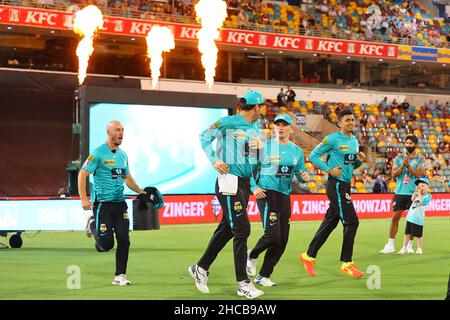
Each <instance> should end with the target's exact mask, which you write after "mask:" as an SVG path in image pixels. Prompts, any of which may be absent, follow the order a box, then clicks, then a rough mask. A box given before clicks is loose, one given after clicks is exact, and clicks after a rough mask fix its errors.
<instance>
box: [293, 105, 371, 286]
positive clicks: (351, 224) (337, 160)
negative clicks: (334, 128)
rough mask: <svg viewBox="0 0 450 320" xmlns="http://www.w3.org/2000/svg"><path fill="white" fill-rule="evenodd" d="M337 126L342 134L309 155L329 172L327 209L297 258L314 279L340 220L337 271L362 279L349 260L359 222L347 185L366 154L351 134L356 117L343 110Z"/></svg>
mask: <svg viewBox="0 0 450 320" xmlns="http://www.w3.org/2000/svg"><path fill="white" fill-rule="evenodd" d="M338 125H339V127H340V128H341V131H340V132H337V133H333V134H330V135H328V136H326V137H325V138H324V139H323V141H322V142H321V143H320V144H319V145H318V146H317V147H315V148H314V150H313V151H312V152H311V154H310V156H309V160H311V162H312V163H314V164H315V165H316V166H317V167H319V168H320V169H321V170H322V171H324V172H327V173H328V180H327V183H326V192H327V197H328V199H329V200H330V207H329V208H328V210H327V212H326V214H325V218H324V220H323V221H322V224H321V225H320V227H319V229H318V230H317V232H316V234H315V236H314V238H313V239H312V241H311V243H310V245H309V248H308V251H307V252H304V253H302V254H300V257H299V258H300V261H301V262H302V263H303V264H304V266H305V269H306V272H308V273H309V274H310V275H311V276H315V275H316V272H315V270H314V266H315V262H316V256H317V253H318V251H319V249H320V247H322V245H323V244H324V243H325V241H326V240H327V239H328V236H329V235H330V234H331V232H332V231H333V230H334V229H335V228H336V226H337V224H338V222H339V220H340V221H341V222H342V225H343V226H344V239H343V242H342V250H341V259H340V260H341V261H342V266H341V268H340V271H341V272H342V273H344V274H347V275H349V276H351V277H362V276H363V275H364V274H363V273H362V272H361V271H360V270H359V269H358V267H357V266H356V265H355V263H354V262H353V260H352V256H353V245H354V241H355V236H356V231H357V229H358V225H359V220H358V216H357V215H356V211H355V208H354V206H353V203H352V199H351V197H350V183H351V178H352V175H353V170H355V169H356V168H358V167H360V166H361V164H362V163H363V162H364V161H365V160H366V155H365V154H364V153H363V152H358V151H359V144H358V140H357V139H356V137H355V136H354V135H353V132H354V130H355V117H354V116H353V113H352V111H351V110H348V109H344V110H342V111H340V112H338ZM326 153H327V154H328V155H327V161H326V163H325V162H324V161H323V160H322V159H321V157H322V156H323V155H324V154H326Z"/></svg>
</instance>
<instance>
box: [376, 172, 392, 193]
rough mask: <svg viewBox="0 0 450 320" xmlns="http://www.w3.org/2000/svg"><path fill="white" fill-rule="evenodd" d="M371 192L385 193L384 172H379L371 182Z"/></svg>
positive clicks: (386, 187) (386, 190) (386, 188)
mask: <svg viewBox="0 0 450 320" xmlns="http://www.w3.org/2000/svg"><path fill="white" fill-rule="evenodd" d="M372 192H373V193H386V192H388V186H387V183H386V177H385V175H384V174H379V175H378V176H377V178H376V179H375V183H374V184H373V190H372Z"/></svg>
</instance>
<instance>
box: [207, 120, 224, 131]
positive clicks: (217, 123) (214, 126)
mask: <svg viewBox="0 0 450 320" xmlns="http://www.w3.org/2000/svg"><path fill="white" fill-rule="evenodd" d="M221 124H222V123H221V122H220V121H219V120H217V121H216V122H214V123H213V124H212V125H210V126H209V129H214V128H218V127H220V125H221Z"/></svg>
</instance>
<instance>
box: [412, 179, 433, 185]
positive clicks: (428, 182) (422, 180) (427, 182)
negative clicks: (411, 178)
mask: <svg viewBox="0 0 450 320" xmlns="http://www.w3.org/2000/svg"><path fill="white" fill-rule="evenodd" d="M421 182H423V183H426V184H427V185H430V181H429V180H428V179H427V178H420V179H417V180H416V182H415V184H416V186H417V185H418V184H419V183H421Z"/></svg>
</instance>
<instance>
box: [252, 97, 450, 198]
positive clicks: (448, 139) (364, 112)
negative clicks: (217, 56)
mask: <svg viewBox="0 0 450 320" xmlns="http://www.w3.org/2000/svg"><path fill="white" fill-rule="evenodd" d="M337 108H350V109H352V110H353V112H354V114H355V117H356V120H357V124H358V125H357V129H356V131H355V135H356V136H358V137H359V140H360V143H364V144H366V145H367V146H369V147H370V148H371V151H372V157H371V158H372V161H371V162H370V163H369V165H366V164H364V165H363V166H362V167H361V168H360V169H358V170H356V171H355V176H354V177H353V181H352V191H353V192H358V193H366V192H372V189H373V180H374V179H375V178H376V176H377V175H378V174H386V177H387V185H388V191H389V192H394V191H395V187H396V183H395V181H394V180H392V179H390V171H391V169H392V159H393V158H394V157H395V156H396V155H397V154H398V153H399V152H401V151H402V150H403V148H404V142H405V138H406V137H407V135H409V134H415V135H417V136H418V137H419V148H420V150H421V153H422V154H423V155H424V156H425V157H426V159H427V170H426V174H427V176H428V177H429V179H430V181H431V183H432V184H431V187H432V190H433V191H434V192H444V188H443V186H442V185H441V184H440V183H437V182H436V179H435V176H442V175H446V176H448V175H450V105H448V104H446V105H443V104H439V103H437V102H432V101H430V103H428V104H426V105H423V106H412V105H410V106H409V108H408V109H405V108H400V107H392V106H388V107H383V106H382V105H375V104H373V105H368V104H364V103H362V104H361V103H342V102H318V101H304V100H300V101H296V102H295V103H294V104H293V106H292V110H288V109H287V108H285V107H279V106H277V104H276V100H275V99H273V100H268V101H267V103H266V106H264V110H263V113H262V116H263V119H262V120H260V121H261V122H260V123H261V124H264V127H263V128H264V130H265V131H264V132H265V133H266V135H267V137H270V135H271V133H272V130H273V128H274V125H273V119H274V117H275V116H276V115H277V114H279V113H281V112H287V113H289V114H291V116H293V117H297V116H299V115H306V114H324V118H325V119H327V120H329V121H330V122H332V123H336V122H337V115H336V110H337ZM308 155H309V154H308V153H307V154H305V156H306V165H305V166H306V170H307V172H308V173H309V175H310V177H311V179H310V182H309V183H308V188H309V190H310V191H311V192H312V193H318V192H323V193H324V192H325V182H326V178H325V177H326V174H324V173H323V172H322V171H321V170H320V169H318V168H317V167H315V166H314V165H313V164H312V163H311V162H310V161H309V160H308Z"/></svg>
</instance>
